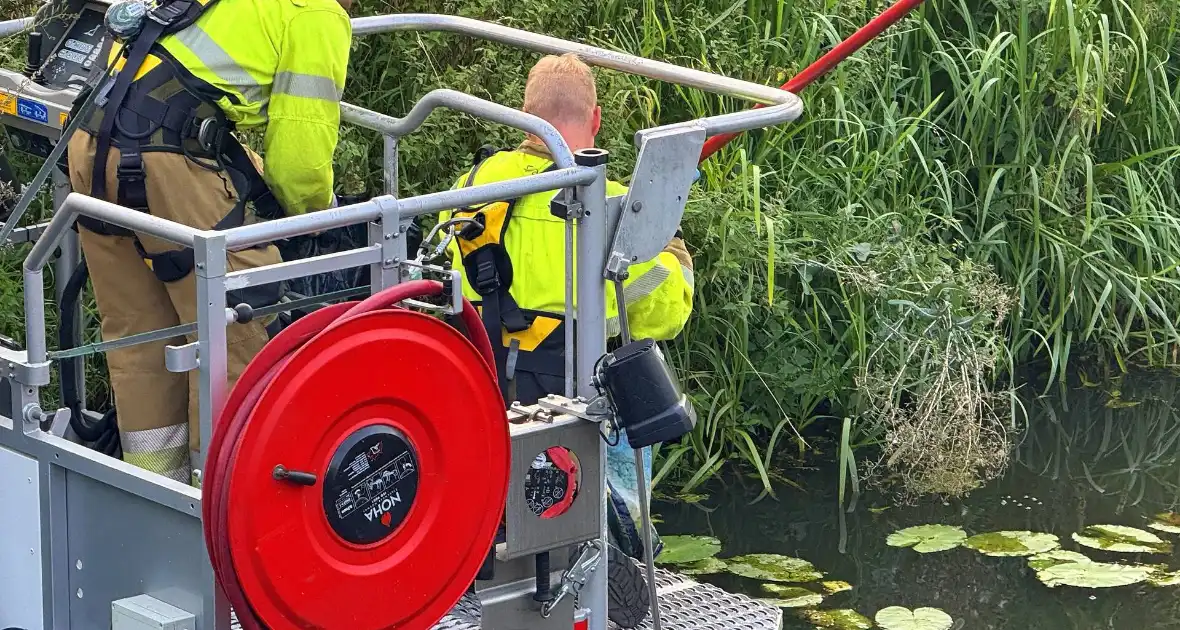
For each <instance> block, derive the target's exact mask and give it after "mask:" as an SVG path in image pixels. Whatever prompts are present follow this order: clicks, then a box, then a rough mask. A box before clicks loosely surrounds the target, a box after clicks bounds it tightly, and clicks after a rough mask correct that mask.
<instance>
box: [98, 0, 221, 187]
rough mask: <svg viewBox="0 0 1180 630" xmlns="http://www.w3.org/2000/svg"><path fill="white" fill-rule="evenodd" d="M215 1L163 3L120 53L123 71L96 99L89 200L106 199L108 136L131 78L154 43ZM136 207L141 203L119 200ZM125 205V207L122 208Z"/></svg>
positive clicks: (187, 23)
mask: <svg viewBox="0 0 1180 630" xmlns="http://www.w3.org/2000/svg"><path fill="white" fill-rule="evenodd" d="M216 3H217V0H205V1H204V2H201V0H165V1H164V2H163V3H162V4H161V5H160V6H158V7H156V8H155V9H153V10H152V11H151V12H150V13H148V15H147V17H146V18H145V19H144V23H143V30H142V31H141V32H140V33H139V35H137V36H136V37H135V38H134V39H133V40H131V41H130V42H129V43H128V44H127V46H126V48H124V50H123V53H122V54H123V55H124V57H125V61H124V63H123V69H122V70H121V71H119V72H118V73H117V74H116V75H115V76H114V77H113V78H112V79H110V80H108V81H107V83H106V85H104V86H101V88H100V89H101V90H103V92H104V93H100V94H99V96H98V98H99V99H100V101H105V102H101V103H100V105H101V107H102V109H103V116H102V123H101V124H100V125H99V129H98V144H97V147H96V150H95V155H94V170H93V172H92V179H91V190H90V193H91V196H92V197H96V198H98V199H104V200H105V199H106V195H107V189H106V188H107V186H106V183H107V182H106V179H107V178H106V170H107V169H106V167H107V156H108V155H109V154H110V150H111V135H112V133H113V132H114V129H115V120H116V118H118V116H119V108H121V107H122V106H123V103H124V102H125V101H126V100H127V93H128V92H129V91H130V89H131V84H132V83H134V82H135V75H137V74H138V73H139V69H140V68H141V67H142V66H143V63H144V61H145V60H146V59H147V56H148V53H149V52H150V51H151V50H152V47H153V46H155V45H156V42H158V41H159V40H160V38H161V37H163V36H164V35H169V34H172V33H176V32H178V31H181V30H183V29H185V28H188V27H189V26H192V25H193V24H194V23H195V22H196V21H197V20H198V19H199V18H200V17H201V15H202V14H203V13H204V12H205V11H206V10H207V9H208V8H209V7H211V6H213V5H214V4H216ZM124 157H125V158H126V160H127V161H131V160H133V159H138V157H139V156H138V153H134V152H133V154H132V155H126V156H124ZM120 201H127V202H128V203H133V204H137V203H139V202H142V200H120ZM123 205H127V204H123Z"/></svg>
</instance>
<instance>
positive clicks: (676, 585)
mask: <svg viewBox="0 0 1180 630" xmlns="http://www.w3.org/2000/svg"><path fill="white" fill-rule="evenodd" d="M656 571H657V574H656V584H657V588H658V592H659V596H660V622H661V624H660V625H661V626H663V627H664V628H667V630H778V629H779V627H780V626H781V624H782V611H781V610H780V609H778V608H772V607H770V606H767V605H765V604H762V603H759V602H757V601H755V600H753V599H751V598H749V597H746V596H745V595H735V594H733V593H728V592H726V591H723V590H721V589H719V588H717V587H716V586H713V585H711V584H701V583H699V582H695V581H693V580H690V579H688V578H686V577H684V576H682V575H677V574H675V573H671V572H669V571H665V570H663V569H657V570H656ZM610 628H611V630H619V627H618V626H616V625H614V624H611V625H610ZM650 629H651V618H650V617H649V618H648V620H647V621H644V622H643V624H642V625H640V626H639V629H638V630H650ZM233 630H241V626H240V625H238V623H237V621H236V620H235V621H234V623H233ZM434 630H481V627H480V614H479V602H478V601H476V600H475V599H474V598H473V597H470V596H465V597H464V598H463V599H462V600H460V601H459V604H458V605H457V606H455V608H454V610H452V611H451V612H450V613H448V614H447V616H445V617H443V618H442V620H441V621H439V622H438V624H436V625H435V626H434Z"/></svg>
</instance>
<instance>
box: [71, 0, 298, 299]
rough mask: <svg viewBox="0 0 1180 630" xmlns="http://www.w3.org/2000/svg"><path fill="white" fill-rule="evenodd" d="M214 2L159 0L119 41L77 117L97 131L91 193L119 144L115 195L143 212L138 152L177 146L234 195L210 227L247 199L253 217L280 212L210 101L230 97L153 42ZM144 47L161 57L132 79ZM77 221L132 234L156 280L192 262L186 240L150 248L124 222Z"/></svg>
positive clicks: (236, 213) (222, 224)
mask: <svg viewBox="0 0 1180 630" xmlns="http://www.w3.org/2000/svg"><path fill="white" fill-rule="evenodd" d="M216 2H217V0H207V2H205V3H204V4H202V3H200V2H196V1H194V0H165V1H164V2H163V3H162V4H160V6H158V7H157V8H155V9H153V10H152V11H150V12H149V13H148V16H147V19H146V20H145V21H144V26H143V29H142V31H141V32H140V34H139V35H137V36H136V37H135V38H134V39H132V40H131V41H130V42H129V43H127V45H126V46H125V48H124V49H123V51H122V54H123V55H124V58H125V63H124V65H123V68H122V70H120V71H119V72H118V73H117V74H115V75H114V76H113V77H111V78H110V79H108V80H107V81H106V82H105V83H104V84H102V85H99V86H98V90H99V93H98V96H97V100H96V106H97V107H96V108H95V113H94V114H93V115H92V116H91V118H90V119H89V120H87V121H84V122H83V125H82V127H83V128H84V129H86V130H87V131H88V132H90V133H91V134H92V135H94V136H95V137H96V138H97V148H96V151H95V156H94V170H93V174H92V179H91V196H92V197H96V198H99V199H105V198H107V192H108V191H107V185H106V184H107V178H106V175H107V172H106V171H107V162H108V156H109V155H110V150H111V148H112V147H114V148H117V149H118V150H119V152H120V156H119V161H118V165H117V171H116V178H117V182H118V191H117V198H116V201H117V203H118V204H119V205H121V206H125V207H128V208H132V209H135V210H139V211H141V212H150V209H149V208H148V199H147V187H146V175H145V173H144V168H143V154H144V153H148V152H153V151H161V152H169V153H180V154H183V155H185V156H186V157H187V158H189V160H190V161H191V162H193V163H194V164H196V165H198V166H200V167H201V168H205V169H208V170H210V171H214V172H219V173H224V174H225V175H226V176H227V177H228V179H229V180H230V183H231V184H232V185H233V187H234V189H235V190H236V192H237V196H238V202H237V203H236V204H235V205H234V207H233V208H232V209H231V210H230V211H229V213H228V214H226V215H225V216H224V217H223V218H222V219H221V220H220V221H218V222H217V223H216V224H215V225H213V226H212V228H213V229H214V230H225V229H230V228H234V227H238V226H241V225H243V224H244V223H245V221H246V207H247V204H250V203H252V204H253V205H254V212H255V214H256V215H257V216H258V217H259V218H261V219H264V220H265V219H274V218H279V217H281V216H282V215H283V212H282V208H281V207H280V206H279V204H278V202H277V201H276V200H275V198H274V196H273V195H272V194H271V192H270V189H269V187H268V186H267V185H266V182H265V181H264V180H263V178H262V175H261V174H260V173H259V172H258V170H257V169H256V168H255V166H254V163H253V162H252V161H251V160H250V157H249V154H248V153H247V151H246V149H245V148H244V147H243V146H242V145H241V143H240V142H239V141H238V140H237V138H235V137H234V136H233V134H232V131H233V130H234V127H233V124H232V123H231V122H230V121H229V120H228V119H227V118H226V117H225V114H224V113H223V112H222V111H221V108H220V107H218V105H217V100H218V99H220V98H224V97H228V98H229V99H230V100H231V101H232V102H237V99H236V98H235V97H234V96H233V95H230V94H226V93H224V92H222V91H221V90H218V89H216V88H214V87H213V86H211V85H208V84H207V83H205V82H204V81H201V80H200V79H198V78H197V77H195V76H193V75H192V74H191V73H190V72H189V71H188V70H187V69H185V68H184V67H183V65H181V64H180V63H179V62H177V61H176V60H175V59H173V58H172V57H171V56H170V55H169V54H168V53H167V51H165V50H164V49H163V47H161V46H159V45H158V42H159V40H160V38H162V37H164V36H166V35H171V34H173V33H177V32H180V31H182V30H184V29H186V28H188V27H189V26H192V25H193V24H194V23H195V22H196V21H197V19H199V18H200V17H201V15H202V14H203V13H204V12H205V10H206V9H208V8H209V7H211V6H213V5H214V4H216ZM149 54H150V55H153V56H155V57H157V58H159V59H160V61H161V63H160V64H159V66H157V67H156V68H153V69H152V70H150V71H149V72H147V73H146V74H145V75H144V76H143V77H142V78H140V79H139V80H135V77H136V75H137V74H138V72H139V70H140V68H141V67H142V66H143V64H144V62H145V60H147V59H148V56H149ZM82 100H83V99H82V98H80V99H79V102H81V101H82ZM78 223H79V224H80V225H82V226H83V227H85V228H86V229H88V230H91V231H93V232H96V233H99V234H105V235H110V236H130V237H133V238H135V246H136V249H137V250H138V252H139V254H140V256H142V257H143V258H144V260H146V261H147V262H148V264H149V266H150V267H151V268H152V271H153V273H154V274H155V275H156V277H157V278H159V279H160V280H161V281H163V282H175V281H177V280H180V279H182V278H184V277H186V276H187V275H188V274H189V273H191V272H192V270H193V268H194V266H195V260H194V254H193V250H192V249H191V248H185V249H181V250H175V251H166V252H162V253H158V254H151V253H148V252H147V251H146V250H145V249H144V248H143V245H142V244H141V243H140V242H139V239H138V238H136V237H135V234H134V233H133V232H131V231H129V230H126V229H124V228H121V227H118V226H115V225H111V224H109V223H105V222H102V221H99V220H96V219H93V218H89V217H79V219H78Z"/></svg>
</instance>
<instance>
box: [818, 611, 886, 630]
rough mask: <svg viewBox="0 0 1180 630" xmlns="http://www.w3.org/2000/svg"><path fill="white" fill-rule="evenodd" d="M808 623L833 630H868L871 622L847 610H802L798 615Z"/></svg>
mask: <svg viewBox="0 0 1180 630" xmlns="http://www.w3.org/2000/svg"><path fill="white" fill-rule="evenodd" d="M800 616H801V617H803V619H805V620H806V621H807V622H808V623H810V624H812V625H815V626H818V627H820V628H834V629H835V630H868V629H869V628H872V627H873V622H872V620H870V619H869V618H868V617H865V616H864V615H862V614H860V613H858V612H856V611H855V610H849V609H847V608H840V609H837V610H804V611H802V612H801V613H800Z"/></svg>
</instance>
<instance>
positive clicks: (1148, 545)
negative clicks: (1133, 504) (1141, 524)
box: [1073, 525, 1172, 553]
mask: <svg viewBox="0 0 1180 630" xmlns="http://www.w3.org/2000/svg"><path fill="white" fill-rule="evenodd" d="M1073 539H1074V540H1076V541H1077V542H1078V544H1079V545H1083V546H1086V547H1091V548H1093V549H1102V550H1103V551H1115V552H1119V553H1172V543H1170V542H1168V541H1166V540H1163V539H1162V538H1160V537H1159V536H1156V535H1155V534H1153V533H1151V532H1149V531H1146V530H1142V529H1138V528H1135V527H1126V526H1125V525H1091V526H1090V527H1087V528H1085V529H1083V530H1082V531H1081V532H1079V533H1075V534H1074V535H1073Z"/></svg>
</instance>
